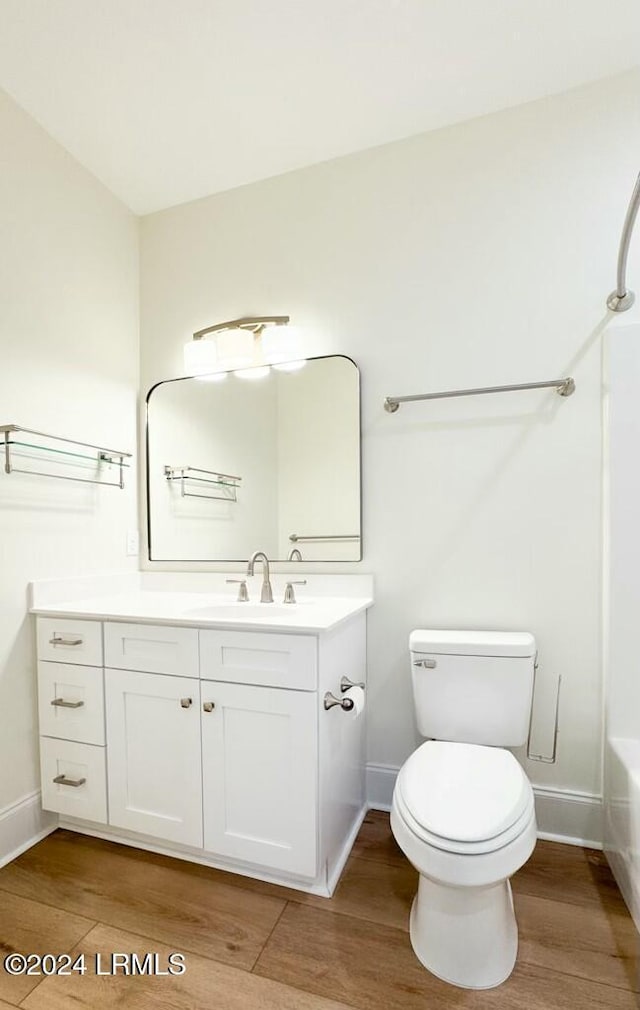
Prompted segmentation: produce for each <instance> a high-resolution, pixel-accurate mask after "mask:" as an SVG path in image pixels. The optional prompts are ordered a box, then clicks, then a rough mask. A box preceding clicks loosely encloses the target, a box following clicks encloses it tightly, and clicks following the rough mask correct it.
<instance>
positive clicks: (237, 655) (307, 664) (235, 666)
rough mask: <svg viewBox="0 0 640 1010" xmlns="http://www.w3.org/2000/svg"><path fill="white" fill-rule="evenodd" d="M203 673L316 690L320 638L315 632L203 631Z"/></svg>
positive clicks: (208, 676)
mask: <svg viewBox="0 0 640 1010" xmlns="http://www.w3.org/2000/svg"><path fill="white" fill-rule="evenodd" d="M200 676H201V677H204V678H206V679H208V680H223V681H228V682H229V683H232V684H260V685H262V686H264V687H288V688H292V689H293V690H297V691H315V690H316V685H317V680H318V676H317V640H316V638H315V636H314V635H275V634H271V633H270V632H267V633H261V632H253V631H213V630H212V631H201V632H200Z"/></svg>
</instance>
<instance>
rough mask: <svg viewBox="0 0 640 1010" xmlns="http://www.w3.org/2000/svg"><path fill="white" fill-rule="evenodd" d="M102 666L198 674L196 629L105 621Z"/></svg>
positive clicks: (150, 671) (174, 673)
mask: <svg viewBox="0 0 640 1010" xmlns="http://www.w3.org/2000/svg"><path fill="white" fill-rule="evenodd" d="M104 654H105V663H104V665H105V666H109V667H114V668H115V669H117V670H141V671H142V672H144V673H169V674H173V676H174V677H197V676H198V632H197V630H196V629H195V628H172V627H169V626H168V625H158V624H155V625H154V624H105V626H104Z"/></svg>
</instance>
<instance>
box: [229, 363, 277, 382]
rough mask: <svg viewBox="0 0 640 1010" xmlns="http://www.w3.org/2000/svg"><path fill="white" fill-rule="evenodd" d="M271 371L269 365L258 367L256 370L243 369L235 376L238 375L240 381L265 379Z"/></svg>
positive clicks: (236, 372) (237, 371) (235, 373)
mask: <svg viewBox="0 0 640 1010" xmlns="http://www.w3.org/2000/svg"><path fill="white" fill-rule="evenodd" d="M270 371H271V368H270V366H269V365H258V366H257V367H255V368H241V369H239V370H236V371H235V372H234V373H233V374H234V375H237V376H238V378H239V379H264V378H266V376H267V375H268V374H269V372H270Z"/></svg>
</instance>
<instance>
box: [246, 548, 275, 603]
mask: <svg viewBox="0 0 640 1010" xmlns="http://www.w3.org/2000/svg"><path fill="white" fill-rule="evenodd" d="M258 558H260V560H261V561H262V592H261V593H260V603H273V591H272V589H271V582H270V581H269V558H268V557H267V555H266V554H265V553H264V551H254V552H253V554H252V555H251V557H250V558H249V563H248V565H247V575H253V569H254V565H255V563H256V561H257V560H258Z"/></svg>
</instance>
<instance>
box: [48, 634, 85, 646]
mask: <svg viewBox="0 0 640 1010" xmlns="http://www.w3.org/2000/svg"><path fill="white" fill-rule="evenodd" d="M49 645H82V639H81V638H63V637H62V636H61V635H54V636H53V638H50V639H49Z"/></svg>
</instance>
